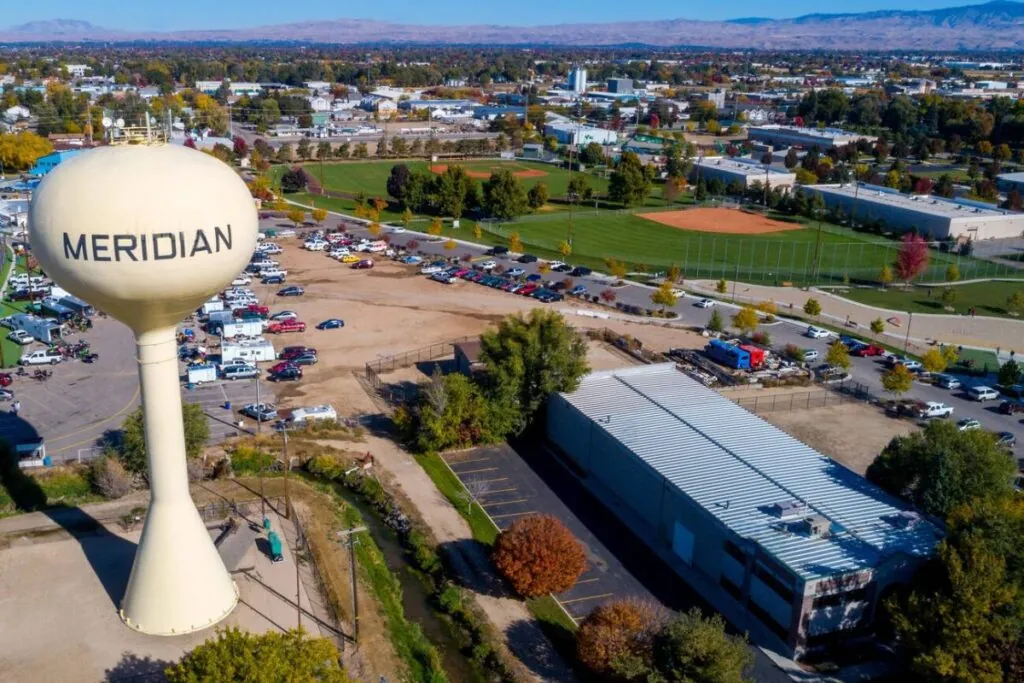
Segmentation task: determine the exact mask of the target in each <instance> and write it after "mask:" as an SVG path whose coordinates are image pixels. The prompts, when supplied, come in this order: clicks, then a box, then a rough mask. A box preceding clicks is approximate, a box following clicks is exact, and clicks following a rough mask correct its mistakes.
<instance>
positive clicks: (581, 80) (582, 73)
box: [569, 66, 587, 93]
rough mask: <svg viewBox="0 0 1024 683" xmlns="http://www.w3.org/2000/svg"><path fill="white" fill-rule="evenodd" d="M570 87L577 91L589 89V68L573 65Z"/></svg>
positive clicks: (570, 74)
mask: <svg viewBox="0 0 1024 683" xmlns="http://www.w3.org/2000/svg"><path fill="white" fill-rule="evenodd" d="M569 89H570V90H572V91H573V92H575V93H583V92H586V91H587V70H586V69H584V68H583V67H579V66H577V67H573V69H572V71H570V72H569Z"/></svg>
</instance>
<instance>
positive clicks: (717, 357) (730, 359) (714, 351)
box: [704, 339, 750, 370]
mask: <svg viewBox="0 0 1024 683" xmlns="http://www.w3.org/2000/svg"><path fill="white" fill-rule="evenodd" d="M704 353H706V354H707V355H708V357H709V358H710V359H711V360H713V361H715V362H716V363H721V364H722V365H727V366H728V367H730V368H734V369H736V370H749V369H750V352H748V351H745V350H744V349H741V348H740V347H739V346H736V345H734V344H727V343H726V342H724V341H722V340H720V339H712V340H711V341H710V342H709V343H708V345H707V346H705V347H704Z"/></svg>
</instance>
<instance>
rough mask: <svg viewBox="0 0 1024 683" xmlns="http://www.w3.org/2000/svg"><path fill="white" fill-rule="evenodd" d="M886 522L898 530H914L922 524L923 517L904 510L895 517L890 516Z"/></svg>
mask: <svg viewBox="0 0 1024 683" xmlns="http://www.w3.org/2000/svg"><path fill="white" fill-rule="evenodd" d="M886 521H888V522H889V524H892V525H893V526H894V527H896V528H897V529H913V528H914V527H915V526H917V525H918V524H919V523H920V522H921V515H919V514H917V513H916V512H911V511H910V510H904V511H903V512H897V513H896V514H895V515H890V516H889V517H887V518H886Z"/></svg>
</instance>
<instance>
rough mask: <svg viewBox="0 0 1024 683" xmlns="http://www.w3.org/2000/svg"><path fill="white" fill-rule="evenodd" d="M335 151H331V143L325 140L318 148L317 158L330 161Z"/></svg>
mask: <svg viewBox="0 0 1024 683" xmlns="http://www.w3.org/2000/svg"><path fill="white" fill-rule="evenodd" d="M332 153H333V150H332V149H331V143H330V142H328V141H327V140H323V141H321V142H320V144H318V145H317V146H316V158H317V159H320V160H321V161H323V160H324V159H330V158H331V156H332Z"/></svg>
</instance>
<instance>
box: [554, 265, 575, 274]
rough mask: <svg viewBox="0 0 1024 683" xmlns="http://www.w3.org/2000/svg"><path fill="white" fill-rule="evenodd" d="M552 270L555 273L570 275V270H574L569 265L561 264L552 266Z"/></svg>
mask: <svg viewBox="0 0 1024 683" xmlns="http://www.w3.org/2000/svg"><path fill="white" fill-rule="evenodd" d="M551 270H553V271H555V272H556V273H568V272H569V271H570V270H572V266H570V265H569V264H568V263H559V264H558V265H557V266H555V265H554V264H552V266H551Z"/></svg>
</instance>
